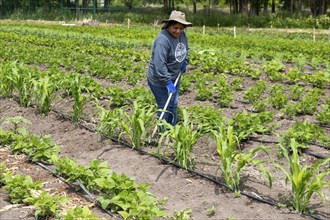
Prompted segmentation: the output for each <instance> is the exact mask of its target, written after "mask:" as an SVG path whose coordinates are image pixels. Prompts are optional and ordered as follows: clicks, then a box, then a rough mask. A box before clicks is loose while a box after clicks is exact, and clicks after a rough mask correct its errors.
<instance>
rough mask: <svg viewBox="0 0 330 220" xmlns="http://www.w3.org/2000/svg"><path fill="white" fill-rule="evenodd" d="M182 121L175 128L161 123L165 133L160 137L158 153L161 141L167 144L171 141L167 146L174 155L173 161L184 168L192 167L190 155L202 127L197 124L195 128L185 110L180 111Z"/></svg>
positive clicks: (192, 161)
mask: <svg viewBox="0 0 330 220" xmlns="http://www.w3.org/2000/svg"><path fill="white" fill-rule="evenodd" d="M182 119H183V120H182V121H180V122H178V124H176V125H175V126H172V125H170V124H168V123H164V121H162V122H163V124H164V125H165V129H164V130H165V131H164V132H163V133H162V134H161V136H160V139H159V144H158V151H160V147H161V144H162V140H163V139H165V140H166V142H167V143H168V142H169V140H170V139H172V140H173V142H172V143H169V144H170V147H172V149H173V153H174V155H175V158H174V160H175V161H176V162H178V163H179V164H180V165H182V166H183V167H184V168H188V167H194V156H193V155H192V154H191V151H192V148H193V146H194V145H195V144H196V142H197V140H198V139H199V138H200V137H201V136H202V132H201V129H202V128H203V126H202V125H200V124H198V125H197V127H195V125H194V123H193V122H192V121H191V120H190V119H189V115H188V113H187V111H186V110H185V109H183V110H182Z"/></svg>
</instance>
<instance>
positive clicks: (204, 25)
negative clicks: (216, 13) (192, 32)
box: [203, 25, 205, 35]
mask: <svg viewBox="0 0 330 220" xmlns="http://www.w3.org/2000/svg"><path fill="white" fill-rule="evenodd" d="M204 34H205V25H203V35H204Z"/></svg>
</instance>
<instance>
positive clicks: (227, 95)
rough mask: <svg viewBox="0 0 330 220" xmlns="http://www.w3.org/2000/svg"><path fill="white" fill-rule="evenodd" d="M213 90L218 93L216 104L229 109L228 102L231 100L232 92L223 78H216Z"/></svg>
mask: <svg viewBox="0 0 330 220" xmlns="http://www.w3.org/2000/svg"><path fill="white" fill-rule="evenodd" d="M215 90H216V91H217V92H218V96H219V98H218V103H219V105H220V107H222V108H224V107H229V104H230V102H231V101H232V100H233V97H232V95H233V91H232V90H231V88H230V85H229V84H228V83H227V80H226V78H225V77H223V76H220V77H218V80H217V83H216V87H215Z"/></svg>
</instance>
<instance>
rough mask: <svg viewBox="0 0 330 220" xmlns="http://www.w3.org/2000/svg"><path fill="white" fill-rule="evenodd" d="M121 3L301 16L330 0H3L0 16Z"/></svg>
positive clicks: (321, 9)
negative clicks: (303, 12) (18, 12)
mask: <svg viewBox="0 0 330 220" xmlns="http://www.w3.org/2000/svg"><path fill="white" fill-rule="evenodd" d="M115 4H116V5H122V6H124V7H127V8H128V9H132V8H134V7H143V6H146V5H148V4H159V5H163V8H164V10H165V11H168V12H169V11H171V10H173V9H176V7H177V5H182V4H183V5H186V6H189V7H193V13H197V5H203V6H204V7H206V8H207V9H208V12H210V10H211V8H212V6H219V5H221V7H230V12H231V14H232V15H238V14H244V15H247V16H259V15H267V14H270V13H276V12H277V10H281V11H284V12H287V13H288V14H291V15H293V14H298V15H301V14H302V11H303V10H306V9H309V10H310V13H311V14H312V15H313V16H315V17H317V16H320V15H324V14H326V13H327V9H328V6H329V4H330V1H329V0H0V13H1V14H0V16H3V15H6V14H10V13H12V12H14V11H16V10H21V11H24V12H33V11H35V10H37V9H42V10H48V11H51V10H55V9H59V8H72V9H75V8H76V9H78V8H79V9H82V10H84V9H87V8H93V7H95V8H96V9H98V10H99V9H104V10H111V8H112V7H113V5H115Z"/></svg>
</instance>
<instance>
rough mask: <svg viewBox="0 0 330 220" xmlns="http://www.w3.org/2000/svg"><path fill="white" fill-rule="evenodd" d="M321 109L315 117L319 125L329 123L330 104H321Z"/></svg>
mask: <svg viewBox="0 0 330 220" xmlns="http://www.w3.org/2000/svg"><path fill="white" fill-rule="evenodd" d="M321 107H322V109H323V111H321V112H320V113H318V114H317V115H316V119H317V120H318V121H319V122H320V124H321V125H330V105H328V104H324V105H321Z"/></svg>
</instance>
